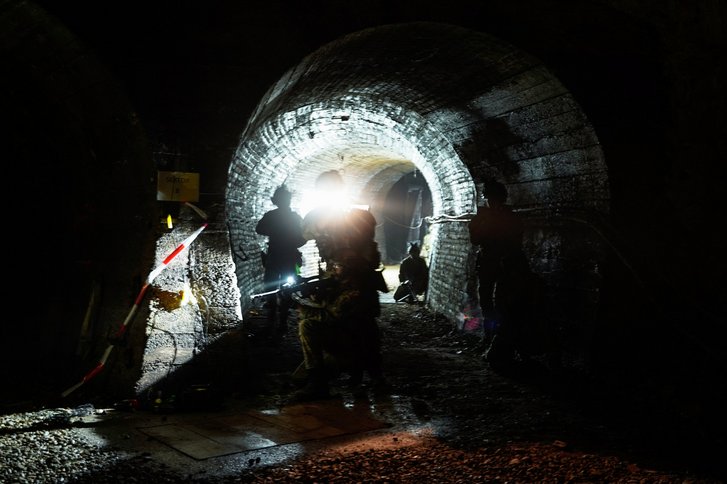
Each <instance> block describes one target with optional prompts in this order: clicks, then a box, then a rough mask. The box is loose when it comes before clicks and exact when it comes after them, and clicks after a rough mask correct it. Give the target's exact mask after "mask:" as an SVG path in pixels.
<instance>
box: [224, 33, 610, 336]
mask: <svg viewBox="0 0 727 484" xmlns="http://www.w3.org/2000/svg"><path fill="white" fill-rule="evenodd" d="M404 39H407V40H406V42H405V41H404ZM424 60H426V62H424ZM328 169H338V170H340V171H342V173H343V174H344V178H345V179H346V182H347V184H348V185H349V188H350V189H351V190H352V192H353V194H354V197H355V198H356V199H357V200H359V201H360V202H361V203H363V204H366V205H368V206H369V207H370V209H371V211H372V213H373V214H374V215H375V216H376V218H377V220H378V221H379V222H380V223H381V222H383V221H384V220H386V218H387V213H388V211H389V210H390V207H388V206H387V198H388V197H389V196H390V194H391V192H392V190H393V189H394V188H395V187H396V186H397V183H400V182H402V180H405V179H406V177H407V176H409V175H410V174H411V173H413V172H416V173H417V177H420V179H421V180H423V181H424V182H425V184H426V186H427V188H428V189H429V190H430V193H431V215H430V216H429V217H428V218H427V222H428V233H429V236H430V246H431V252H430V254H429V261H430V271H431V274H430V276H431V278H430V290H429V292H428V296H427V304H428V305H429V306H430V307H431V308H432V309H434V310H435V311H437V312H440V313H442V314H444V315H445V316H447V317H449V318H451V319H452V320H456V319H457V318H458V317H460V316H461V314H462V312H463V311H465V310H466V308H468V307H471V306H472V304H473V303H474V302H476V301H473V298H476V281H475V277H474V251H473V248H472V246H471V244H470V243H469V238H468V233H467V222H468V220H469V217H471V215H472V214H473V212H474V211H475V209H476V206H477V201H478V188H479V187H480V185H481V183H482V181H483V180H484V179H485V178H488V177H494V178H497V179H499V180H501V181H502V182H504V183H505V184H506V185H507V186H508V187H509V190H510V203H511V204H512V205H513V206H514V207H515V209H516V210H518V211H520V213H522V214H523V215H524V216H525V217H526V218H527V219H528V241H527V244H528V250H529V252H530V256H531V260H532V263H533V265H534V268H535V269H536V271H538V272H541V273H547V274H548V277H550V278H551V281H552V282H553V284H554V287H555V290H556V291H557V292H559V294H560V296H559V297H562V298H563V299H570V300H573V299H574V298H578V299H580V300H588V302H585V303H584V304H583V305H579V304H571V305H570V307H573V308H575V307H578V308H579V309H578V311H579V314H565V313H567V310H564V312H562V313H561V314H558V315H557V317H558V318H559V319H560V320H561V321H562V322H565V321H570V322H569V323H564V324H574V325H576V326H578V325H581V327H583V326H587V325H589V324H592V323H593V321H589V320H587V319H586V318H588V316H587V314H588V310H589V309H588V307H590V308H591V309H592V307H593V305H594V304H597V301H596V300H595V299H594V298H592V293H593V292H594V291H597V287H596V284H597V282H595V281H594V280H593V279H591V280H587V277H580V278H578V279H579V281H580V282H579V284H581V282H583V284H582V285H580V286H578V287H574V286H570V287H569V286H567V285H565V284H559V282H558V281H560V280H564V279H566V275H568V276H569V275H570V274H569V273H570V272H572V271H577V272H581V273H583V272H585V273H593V272H597V271H598V260H599V258H600V255H599V254H600V250H601V249H600V247H599V244H600V242H599V241H598V240H596V239H597V238H598V237H597V235H595V234H594V233H593V231H591V230H590V229H588V228H584V226H583V225H582V224H581V225H579V224H575V223H570V222H569V221H568V220H567V219H565V218H563V217H561V215H562V214H563V213H570V214H572V213H578V214H579V215H582V219H587V218H589V217H591V216H592V213H597V214H605V213H607V212H608V203H609V192H608V181H607V173H606V168H605V163H604V160H603V154H602V152H601V149H600V145H599V142H598V139H597V138H596V136H595V133H594V132H593V129H592V127H591V126H590V124H589V122H588V120H587V118H586V116H585V115H584V114H583V112H582V111H581V110H580V107H579V106H578V104H577V102H576V101H575V100H574V99H573V98H572V96H571V95H570V94H569V93H568V91H567V90H566V89H565V88H564V87H563V85H562V84H561V83H560V82H559V81H558V80H557V79H556V78H555V77H554V76H553V75H552V74H551V73H550V72H549V71H548V70H547V68H545V67H544V66H543V65H542V64H541V63H540V62H539V61H538V60H537V59H534V58H532V57H530V56H529V55H527V54H526V53H524V52H521V51H519V50H518V49H516V48H515V47H513V46H511V45H508V44H506V43H503V42H502V41H500V40H498V39H495V38H492V37H490V36H487V35H485V34H482V33H479V32H473V31H469V30H467V29H463V28H460V27H454V26H451V25H445V24H433V23H420V22H416V23H410V24H401V25H396V26H383V27H377V28H373V29H369V30H364V31H361V32H356V33H353V34H350V35H348V36H346V37H344V38H342V39H339V40H338V41H336V42H333V43H331V44H329V45H326V46H324V47H322V48H321V49H319V50H318V51H316V52H314V53H312V54H311V55H309V56H308V57H306V58H305V59H303V61H302V62H301V63H300V64H298V65H296V66H294V67H293V68H291V69H290V70H289V71H288V72H287V73H286V74H285V75H284V76H283V77H282V78H281V79H280V80H279V81H278V82H277V83H276V84H275V85H273V86H272V87H271V88H270V89H269V91H268V93H267V95H266V96H265V97H264V99H262V100H261V102H260V103H259V105H258V108H257V110H256V111H255V113H254V114H253V116H252V117H251V119H250V121H249V123H248V125H247V127H246V129H245V131H244V133H243V135H242V137H241V141H240V144H239V145H238V148H237V151H236V153H235V156H234V158H233V160H232V163H231V165H230V169H229V176H228V185H227V192H226V207H227V214H228V220H229V222H230V224H229V225H230V238H231V241H232V245H233V247H236V248H238V254H240V253H242V254H245V257H237V258H236V260H235V264H236V270H237V276H238V283H239V287H240V293H241V302H242V307H243V311H244V310H245V309H246V307H248V306H249V301H248V300H247V295H249V294H252V293H254V292H256V291H258V290H259V287H260V282H261V281H260V277H259V273H260V271H259V257H257V254H258V253H259V252H260V251H261V250H262V248H263V244H264V240H262V238H259V237H256V236H255V235H254V230H253V224H254V222H255V221H256V220H258V219H259V218H260V216H262V214H263V213H264V212H265V211H266V210H268V209H269V208H271V206H270V204H269V201H268V200H269V196H270V193H272V191H273V190H274V188H275V187H276V186H277V185H279V184H281V183H283V182H285V183H286V184H288V186H290V187H291V188H292V190H293V191H294V192H302V191H304V190H305V189H306V187H310V186H312V185H313V181H314V179H315V177H316V176H317V175H318V174H319V173H320V172H322V171H324V170H328ZM293 206H294V207H295V206H296V199H295V196H294V201H293ZM556 219H557V220H556ZM381 228H382V229H381V230H380V233H379V234H378V242H379V246H380V247H381V248H383V249H384V252H385V258H386V259H387V260H388V261H394V260H396V258H397V256H398V255H397V254H396V251H397V248H396V244H397V243H398V244H399V246H398V250H399V251H400V250H402V249H401V242H395V240H396V238H397V237H398V235H394V234H393V232H394V231H392V230H391V229H388V230H386V229H384V228H383V224H382V227H381ZM387 232H388V233H387ZM575 240H577V241H578V243H577V244H575V243H573V241H575ZM584 241H589V242H587V243H585V244H584V243H583V242H584ZM392 244H393V247H391V249H390V245H392ZM389 250H391V251H392V252H394V253H392V254H389V253H388V252H389ZM574 260H578V261H580V262H579V263H577V264H573V261H574ZM581 262H583V263H582V264H581ZM576 266H577V267H576ZM306 270H308V271H313V270H315V255H314V254H313V255H311V258H309V259H308V260H307V265H306ZM556 286H557V287H556ZM591 314H592V313H591ZM586 332H587V331H586Z"/></svg>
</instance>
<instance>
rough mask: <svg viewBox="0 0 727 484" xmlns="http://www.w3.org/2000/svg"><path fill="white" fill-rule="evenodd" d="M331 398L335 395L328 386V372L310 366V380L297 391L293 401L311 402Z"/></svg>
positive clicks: (292, 398)
mask: <svg viewBox="0 0 727 484" xmlns="http://www.w3.org/2000/svg"><path fill="white" fill-rule="evenodd" d="M329 398H333V396H332V395H331V392H330V389H329V387H328V377H327V375H326V372H325V371H324V370H323V369H321V368H310V369H309V370H308V381H307V383H306V385H305V386H304V387H303V388H301V389H300V390H298V391H297V392H295V393H294V394H293V396H292V397H291V400H292V401H293V402H309V401H312V400H325V399H329Z"/></svg>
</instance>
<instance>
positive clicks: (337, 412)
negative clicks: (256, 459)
mask: <svg viewBox="0 0 727 484" xmlns="http://www.w3.org/2000/svg"><path fill="white" fill-rule="evenodd" d="M386 426H387V424H386V423H385V422H382V421H380V420H377V419H376V418H375V417H374V416H373V415H371V413H370V411H369V410H368V408H367V407H366V406H362V407H352V408H351V407H347V406H344V405H342V404H341V401H340V400H331V401H323V402H312V403H306V404H298V405H291V406H286V407H283V408H281V409H271V410H251V411H246V412H242V413H240V414H227V415H224V416H219V417H218V416H214V415H211V416H206V417H205V418H200V417H199V416H196V417H194V418H192V417H190V418H189V419H179V420H177V421H175V422H173V423H169V424H165V425H157V426H152V427H143V428H139V429H138V430H139V431H140V432H142V433H144V434H146V435H148V436H150V437H153V438H155V439H157V440H159V441H160V442H163V443H164V444H166V445H168V446H170V447H172V448H173V449H175V450H177V451H179V452H181V453H183V454H185V455H187V456H189V457H192V458H193V459H197V460H204V459H209V458H210V457H219V456H223V455H230V454H235V453H238V452H245V451H250V450H256V449H265V448H268V447H273V446H276V445H284V444H291V443H296V442H303V441H306V440H317V439H324V438H329V437H336V436H340V435H347V434H355V433H359V432H366V431H370V430H376V429H380V428H384V427H386Z"/></svg>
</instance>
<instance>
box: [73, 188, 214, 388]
mask: <svg viewBox="0 0 727 484" xmlns="http://www.w3.org/2000/svg"><path fill="white" fill-rule="evenodd" d="M186 204H187V205H188V206H190V207H191V208H192V209H194V210H195V212H197V213H198V214H200V215H201V216H202V217H203V218H207V215H206V214H205V213H204V212H202V211H201V210H200V209H198V208H197V207H195V206H194V205H192V204H191V203H189V202H186ZM205 228H207V222H205V223H204V224H202V226H201V227H200V228H198V229H197V230H195V231H194V232H193V233H192V234H191V235H190V236H189V237H187V238H186V239H184V240H183V241H182V243H181V244H179V245H178V246H177V248H176V249H174V250H173V251H172V252H171V253H170V254H169V255H168V256H167V257H166V258H165V259H164V260H163V261H162V263H161V264H159V265H158V266H157V267H156V268H155V269H154V270H153V271H151V272H150V273H149V275H148V276H147V278H146V281H145V282H144V285H143V286H142V287H141V290H140V291H139V295H138V296H136V299H135V300H134V305H133V306H132V307H131V310H130V311H129V314H128V315H127V316H126V319H125V320H124V323H123V324H122V325H121V327H120V328H119V330H118V331H117V332H116V334H115V335H114V339H115V340H118V339H120V338H121V337H122V336H123V335H124V333H126V330H127V328H128V327H129V323H131V321H132V320H133V319H134V315H135V314H136V312H137V310H138V309H139V306H140V305H141V302H142V301H143V300H144V294H145V293H146V290H147V289H148V288H149V285H150V284H151V283H152V281H153V280H154V279H155V278H156V277H157V276H158V275H159V274H161V272H162V271H163V270H164V269H165V268H166V267H167V265H169V263H170V262H171V261H172V260H173V259H174V258H175V257H176V256H177V255H179V253H180V252H182V251H183V250H184V249H186V248H187V247H189V246H190V245H192V242H194V239H196V238H197V236H199V234H201V233H202V231H203V230H204V229H205ZM114 346H115V344H113V343H112V344H110V345H109V346H108V347H107V348H106V351H104V353H103V356H102V357H101V359H100V360H99V362H98V364H97V365H96V366H95V367H94V368H93V369H92V370H91V371H89V372H88V373H86V375H85V376H84V377H83V379H82V380H81V381H80V382H78V383H76V384H75V385H73V386H72V387H70V388H69V389H68V390H66V391H64V392H63V393H61V396H62V397H64V398H65V397H67V396H68V395H70V394H71V393H73V392H74V391H76V390H77V389H78V388H80V387H81V385H83V384H84V383H86V382H87V381H89V380H90V379H92V378H93V377H95V376H96V375H98V374H99V373H100V372H101V370H103V368H104V366H106V360H107V359H108V358H109V355H111V351H112V350H113V349H114Z"/></svg>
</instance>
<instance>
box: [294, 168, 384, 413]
mask: <svg viewBox="0 0 727 484" xmlns="http://www.w3.org/2000/svg"><path fill="white" fill-rule="evenodd" d="M316 189H317V190H318V191H319V193H320V194H321V195H324V196H329V197H332V198H330V199H329V200H327V201H326V202H325V204H324V205H322V206H320V207H317V208H315V209H313V210H312V211H311V212H310V213H308V214H307V215H306V216H305V218H304V219H303V237H304V238H306V239H308V240H315V242H316V246H317V248H318V252H319V255H320V257H321V260H322V262H323V263H324V264H325V267H324V268H320V272H321V276H322V277H336V278H338V280H339V292H340V294H347V293H349V294H355V298H353V299H355V304H352V305H351V304H349V305H347V306H346V307H347V308H348V307H351V306H353V307H355V308H357V309H356V310H355V311H349V310H345V311H337V314H338V316H336V318H343V319H345V320H346V321H344V322H342V324H341V325H338V326H336V328H340V327H348V328H353V329H355V330H356V331H357V333H356V334H357V335H358V338H357V347H356V349H355V351H354V352H353V354H355V355H356V357H357V362H356V363H355V364H350V365H348V370H349V371H350V374H351V384H352V385H357V384H358V383H360V382H361V381H362V378H363V371H364V370H366V371H368V373H369V377H370V378H371V380H372V383H373V384H380V383H382V382H383V374H382V369H381V346H380V335H379V327H378V322H377V321H376V318H377V317H378V316H380V314H381V306H380V302H379V294H378V291H382V292H387V291H388V288H387V287H386V283H385V281H384V278H383V275H382V273H381V271H380V270H379V266H380V264H381V254H380V253H379V250H378V245H377V244H376V241H375V238H374V237H375V232H376V219H375V218H374V216H373V215H372V214H371V213H370V212H369V211H368V210H362V209H359V208H352V207H350V206H348V205H345V204H344V202H343V201H342V200H340V198H339V199H336V197H337V196H339V195H341V194H342V192H343V189H344V183H343V178H342V177H341V175H340V173H338V171H336V170H329V171H326V172H323V173H321V175H319V176H318V178H317V180H316ZM335 257H338V260H336V259H335ZM342 268H345V271H344V272H343V273H341V272H340V271H341V269H342ZM342 276H345V277H342ZM336 297H338V295H336ZM329 298H330V295H329ZM331 304H333V303H330V302H329V308H330V307H333V306H331ZM336 304H337V303H336ZM302 312H303V313H304V314H303V315H302V316H300V317H301V321H300V322H299V335H300V338H301V344H302V345H305V344H306V340H307V339H309V338H310V335H317V336H314V338H317V339H318V340H325V339H326V338H327V337H328V335H325V334H321V333H320V332H318V328H321V327H325V325H321V324H315V321H316V317H317V316H315V315H312V314H311V312H310V311H308V309H306V308H305V307H304V308H302ZM319 315H320V314H319ZM328 315H329V316H330V313H328ZM326 317H328V316H326ZM353 319H355V324H354V321H353ZM313 347H316V344H313ZM338 353H339V354H340V353H341V352H338ZM315 364H316V363H315V359H314V358H307V359H306V365H307V369H308V370H311V369H312V370H313V371H309V372H308V373H309V379H308V385H307V386H306V390H305V391H304V392H302V393H301V394H300V395H299V397H300V398H302V399H310V398H316V396H318V395H323V396H325V395H326V394H327V385H328V375H325V373H324V372H323V371H319V370H316V369H315ZM322 380H325V382H324V381H322ZM322 388H325V391H324V390H321V389H322Z"/></svg>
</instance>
